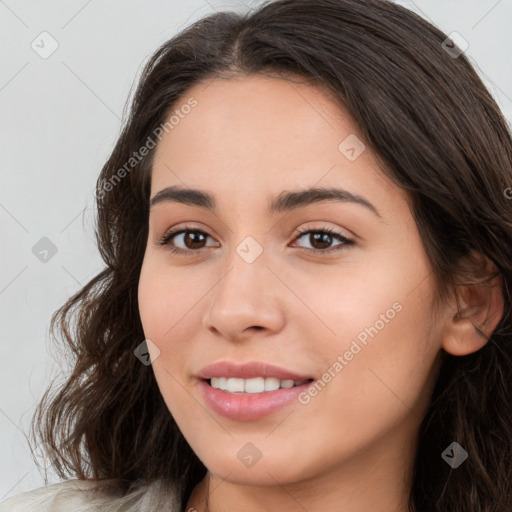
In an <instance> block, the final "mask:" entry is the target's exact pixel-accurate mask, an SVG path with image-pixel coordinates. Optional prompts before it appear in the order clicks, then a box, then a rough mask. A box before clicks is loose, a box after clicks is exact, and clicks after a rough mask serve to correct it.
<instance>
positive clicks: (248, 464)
mask: <svg viewBox="0 0 512 512" xmlns="http://www.w3.org/2000/svg"><path fill="white" fill-rule="evenodd" d="M453 48H454V44H453V43H452V42H451V41H450V40H448V42H447V38H446V35H445V34H443V33H442V32H441V31H439V30H438V29H437V28H435V27H433V26H432V25H430V24H429V23H427V22H426V21H425V20H423V19H421V18H420V17H418V16H416V15H415V14H413V13H412V12H410V11H408V10H406V9H404V8H402V7H399V6H397V5H395V4H393V3H391V2H387V1H382V0H370V1H368V0H321V1H318V0H280V1H276V2H272V3H267V4H265V5H263V6H262V7H260V8H259V9H258V10H257V11H255V12H253V13H251V14H249V15H246V16H242V15H237V14H234V13H217V14H214V15H211V16H209V17H208V18H206V19H203V20H201V21H199V22H197V23H195V24H194V25H193V26H192V27H190V28H188V29H187V30H185V31H184V32H183V33H181V34H180V35H178V36H177V37H175V38H173V39H172V40H171V41H169V42H167V43H166V44H164V45H163V46H162V47H161V48H160V49H159V50H158V51H157V52H156V53H155V54H154V55H153V57H152V58H151V60H150V61H149V63H148V64H147V66H146V68H145V70H144V72H143V75H142V77H141V81H140V84H139V87H138V90H137V92H136V95H135V97H134V100H133V105H132V109H131V113H130V115H129V118H128V120H127V122H126V124H125V127H124V130H123V132H122V134H121V136H120V138H119V141H118V142H117V144H116V146H115V148H114V151H113V153H112V155H111V157H110V158H109V160H108V161H107V163H106V164H105V166H104V168H103V170H102V173H101V176H100V178H99V180H98V184H97V201H98V231H97V235H98V245H99V249H100V251H101V254H102V257H103V259H104V260H105V263H106V268H105V269H104V270H103V271H102V272H101V273H100V274H99V275H98V276H96V277H95V278H94V279H93V280H92V281H91V282H90V283H88V284H87V285H86V286H85V287H84V288H83V289H82V290H81V291H80V292H79V293H78V294H76V295H75V296H74V297H72V298H71V299H70V300H69V301H68V302H67V303H66V304H65V305H64V306H63V308H62V309H61V310H59V311H58V312H57V314H56V315H55V316H54V318H53V319H52V327H55V326H58V327H60V328H61V329H62V332H63V333H64V335H65V338H66V340H67V342H68V343H69V345H70V346H71V348H72V350H73V352H74V354H75V355H76V364H75V367H74V371H73V373H72V375H71V376H70V378H69V380H68V381H67V382H66V384H65V386H64V387H63V388H62V389H61V390H59V393H58V394H57V395H56V396H54V397H51V398H50V396H49V393H47V394H46V395H45V397H44V399H43V400H42V402H41V404H40V406H39V410H38V415H37V416H36V417H35V418H34V431H35V432H36V433H37V435H38V436H39V438H40V440H41V441H42V442H44V443H45V445H44V446H46V447H47V450H48V452H49V453H48V455H49V456H50V457H51V459H52V463H53V465H54V467H55V469H56V471H57V472H58V474H59V475H60V476H61V477H62V478H67V477H68V476H71V478H72V479H71V480H69V481H67V482H63V483H60V484H55V485H53V486H51V487H47V488H42V489H39V490H36V491H31V492H29V493H25V494H23V495H20V496H16V497H14V498H13V499H11V500H8V501H7V502H6V503H4V504H3V508H2V510H6V511H13V510H38V511H40V510H52V511H55V510H68V511H69V510H102V511H114V510H115V511H141V510H147V511H150V510H151V511H154V510H176V511H180V512H182V511H199V512H203V511H210V512H217V511H221V510H244V511H256V510H257V511H262V510H287V511H293V510H308V511H309V512H314V511H317V510H329V511H338V510H343V511H346V512H362V511H367V510H375V511H379V512H391V511H394V512H405V511H409V512H412V511H415V512H433V511H438V512H468V511H471V512H473V511H474V512H476V511H479V512H480V511H491V510H492V511H493V512H505V511H509V510H510V509H511V505H512V490H511V478H510V477H511V461H512V457H511V437H512V413H511V410H510V399H511V398H512V393H511V384H510V382H511V380H510V374H511V372H510V370H511V354H512V347H511V335H512V334H511V321H512V320H511V311H510V303H511V296H510V286H511V284H512V264H511V262H510V257H509V255H510V250H511V248H512V210H511V202H510V200H509V196H510V194H507V190H510V188H509V187H510V186H511V185H512V140H511V136H510V133H509V131H508V129H507V126H506V122H505V119H504V118H503V115H502V114H501V112H500V110H499V108H498V106H497V105H496V103H495V102H494V100H493V99H492V97H491V96H490V94H489V93H488V91H487V90H486V89H485V87H484V85H483V84H482V82H481V81H480V79H479V78H478V76H477V74H476V73H475V71H474V70H473V68H472V67H471V66H470V64H469V63H468V61H467V60H466V58H465V57H464V55H463V54H461V53H460V52H454V51H453ZM72 318H73V319H74V321H75V323H74V324H73V327H72V326H71V319H72ZM23 507H25V508H23Z"/></svg>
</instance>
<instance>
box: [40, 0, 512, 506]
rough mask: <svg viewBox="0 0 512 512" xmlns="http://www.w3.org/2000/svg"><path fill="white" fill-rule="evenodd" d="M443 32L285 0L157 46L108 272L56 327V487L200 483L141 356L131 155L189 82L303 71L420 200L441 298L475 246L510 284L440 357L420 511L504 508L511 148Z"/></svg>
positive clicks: (139, 242) (107, 255) (510, 335)
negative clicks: (63, 483) (480, 339)
mask: <svg viewBox="0 0 512 512" xmlns="http://www.w3.org/2000/svg"><path fill="white" fill-rule="evenodd" d="M446 37H447V36H446V34H444V33H443V32H441V31H440V30H439V29H437V28H436V27H434V26H433V25H431V24H430V23H428V22H427V21H425V20H424V19H422V18H421V17H419V16H417V15H416V14H414V13H413V12H411V11H409V10H407V9H405V8H403V7H400V6H398V5H396V4H394V3H392V2H390V1H387V0H278V1H274V2H267V3H265V4H263V5H261V6H260V7H259V8H258V9H257V10H254V11H253V12H249V13H247V14H237V13H234V12H226V13H224V12H220V13H215V14H212V15H210V16H208V17H206V18H204V19H201V20H200V21H198V22H196V23H194V24H193V25H192V26H190V27H189V28H187V29H186V30H184V31H183V32H181V33H180V34H178V35H177V36H176V37H174V38H172V39H171V40H170V41H168V42H166V43H165V44H163V45H162V46H161V47H160V48H159V49H158V50H157V51H156V52H155V54H154V55H153V56H152V57H151V58H150V60H149V61H148V62H147V64H146V66H145V68H144V70H143V73H142V75H141V78H140V81H139V84H138V88H137V90H136V93H135V95H134V97H133V100H132V103H131V109H130V111H129V113H128V115H127V117H126V119H125V121H124V125H123V130H122V133H121V135H120V137H119V139H118V141H117V144H116V145H115V147H114V149H113V152H112V154H111V156H110V158H109V159H108V161H107V162H106V163H105V165H104V167H103V169H102V171H101V175H100V177H99V179H98V182H97V190H96V192H97V197H96V198H97V230H96V236H97V243H98V248H99V251H100V253H101V256H102V258H103V260H104V262H105V268H104V269H103V270H102V271H101V272H100V273H99V274H98V275H97V276H96V277H94V278H93V279H92V280H91V281H90V282H89V283H87V284H86V285H85V286H84V287H83V288H82V289H81V290H80V291H79V292H78V293H76V294H75V295H73V296H72V297H71V298H70V299H69V300H68V301H67V302H66V303H65V304H64V306H62V308H61V309H59V310H58V311H57V312H56V313H55V314H54V316H53V317H52V321H51V332H52V333H55V330H56V329H57V330H59V332H60V333H62V334H63V335H64V339H65V342H66V345H67V346H68V347H69V348H70V350H71V353H72V356H73V370H72V373H71V375H70V376H69V378H67V380H66V381H65V382H64V383H63V385H62V386H60V387H59V389H58V390H57V392H56V393H54V394H53V395H52V394H51V393H50V391H51V389H52V386H50V388H49V389H48V391H47V392H46V393H45V395H44V397H43V399H42V400H41V402H40V404H39V406H38V409H37V410H36V414H35V415H34V418H33V425H32V428H33V431H34V432H35V433H36V435H37V436H39V438H40V440H41V441H45V442H46V443H47V444H48V445H49V447H51V449H52V450H53V451H54V453H53V457H54V462H53V465H54V468H55V470H56V471H57V473H58V474H59V475H60V476H61V477H62V478H66V477H67V476H68V475H71V476H73V477H76V478H80V479H86V478H92V479H98V480H103V479H116V481H117V482H118V484H119V487H120V488H124V489H127V488H128V486H129V484H131V483H133V482H135V481H137V480H143V481H146V482H152V481H156V480H158V479H167V480H169V481H173V482H178V483H179V484H180V486H181V489H182V497H183V499H186V497H187V496H188V495H189V494H190V492H191V489H192V488H193V487H194V485H196V484H197V483H198V482H199V481H200V480H201V479H202V478H203V476H204V475H205V473H206V468H205V467H204V465H203V464H202V463H201V461H200V460H199V459H198V458H197V456H196V455H195V454H194V452H193V451H192V449H191V448H190V446H189V445H188V444H187V442H186V441H185V439H184V437H183V435H182V434H181V432H180V430H179V429H178V427H177V425H176V423H175V422H174V420H173V417H172V415H171V414H170V413H169V411H168V409H167V407H166V405H165V403H164V401H163V398H162V396H161V394H160V392H159V389H158V386H157V383H156V380H155V378H154V375H153V372H152V370H151V366H146V365H144V364H141V362H140V361H139V359H138V358H137V357H135V356H134V350H135V349H136V348H137V347H138V346H139V344H140V343H141V342H142V340H144V333H143V330H142V325H141V321H140V317H139V310H138V303H137V287H138V279H139V274H140V269H141V265H142V260H143V257H144V252H145V246H146V242H147V236H148V215H149V213H148V202H149V192H150V183H151V181H150V180H151V166H152V155H153V154H154V152H152V151H150V152H149V154H148V155H147V156H146V157H145V158H141V159H140V161H139V160H138V159H137V161H136V162H135V161H134V160H130V158H133V154H134V152H138V151H139V149H140V148H141V147H143V146H145V145H146V146H147V145H148V137H151V138H152V139H153V140H154V134H155V133H156V132H155V130H157V129H158V127H160V126H165V123H166V122H167V120H168V116H169V112H170V111H171V110H172V109H176V108H179V107H180V105H181V104H182V103H185V99H186V92H187V89H188V88H190V87H191V86H192V85H195V84H197V83H199V82H201V81H205V82H206V81H208V80H211V79H214V78H217V77H221V78H228V79H229V78H232V77H236V76H239V75H243V74H256V73H260V74H262V73H267V74H274V75H275V76H282V77H284V76H292V75H297V76H300V77H303V78H304V79H307V80H310V81H311V82H312V83H316V84H318V85H320V86H322V87H325V88H327V89H328V90H329V91H331V92H332V93H333V97H335V98H336V99H337V101H339V104H340V106H342V107H343V108H346V109H347V110H348V111H349V112H350V113H351V114H352V115H353V116H354V118H355V120H356V121H357V123H358V124H359V126H360V128H361V130H362V133H363V134H364V136H365V138H366V141H367V142H368V144H370V145H371V147H372V149H373V151H374V152H375V153H376V154H377V155H378V157H379V160H380V161H381V163H382V170H383V172H385V173H386V174H387V175H388V176H389V177H390V178H391V179H392V180H393V181H394V182H395V183H396V184H397V185H398V186H400V187H401V188H403V189H405V190H407V191H408V192H409V194H410V197H411V198H412V214H413V215H414V218H415V220H416V223H417V226H418V229H419V232H420V234H421V236H422V240H423V243H424V248H425V251H426V253H427V255H428V257H429V259H430V261H431V262H432V265H433V268H434V269H435V277H436V281H437V283H438V285H439V297H443V296H444V295H445V294H446V293H448V292H449V291H450V290H452V291H453V290H456V288H457V286H460V279H461V273H462V269H461V267H460V262H461V261H462V260H461V258H462V257H463V256H465V255H468V254H469V253H470V251H471V250H475V251H478V252H480V253H482V254H483V255H485V256H486V257H487V258H489V259H490V260H491V261H492V262H493V263H494V264H495V266H496V268H497V269H498V272H499V273H500V274H501V276H502V280H503V281H502V282H503V289H502V292H503V297H504V304H505V310H504V313H503V316H502V319H501V321H500V323H499V325H498V327H497V328H496V329H495V331H494V332H493V333H492V335H491V337H490V339H489V340H488V342H487V343H486V345H485V346H484V347H483V348H482V349H480V350H478V351H477V352H475V353H472V354H470V355H467V356H459V357H455V356H451V355H449V354H446V357H445V359H444V361H443V365H442V367H441V370H440V374H439V378H438V381H437V384H436V387H435V390H434V393H433V396H432V400H431V404H430V407H429V409H428V412H427V414H426V417H425V418H424V421H423V423H422V425H421V429H420V432H419V449H418V453H417V457H416V462H415V469H414V480H413V486H412V489H411V494H410V510H411V511H415V512H433V511H438V512H483V511H486V512H491V511H492V512H510V510H511V509H512V504H511V502H512V486H511V474H512V471H511V465H512V411H511V405H510V404H511V401H512V389H511V386H512V379H511V373H512V372H511V369H512V329H511V327H512V317H511V295H510V291H511V284H512V257H511V256H512V201H511V200H510V199H508V198H507V194H506V193H505V191H506V190H507V188H508V190H510V188H509V187H511V186H512V140H511V134H510V132H509V129H508V127H507V124H506V121H505V119H504V117H503V114H502V113H501V111H500V109H499V107H498V106H497V104H496V102H495V101H494V100H493V98H492V97H491V95H490V94H489V92H488V91H487V89H486V88H485V86H484V85H483V83H482V81H481V80H480V79H479V77H478V75H477V73H476V72H475V70H474V69H473V67H472V66H471V64H470V63H469V61H468V60H467V58H466V57H465V55H464V54H461V55H459V56H457V57H455V56H454V55H453V53H452V54H450V53H449V52H448V51H447V50H446V45H443V41H445V39H446ZM184 98H185V99H184ZM127 162H130V163H129V165H128V166H127ZM123 168H124V170H125V172H124V173H123V172H121V171H120V170H121V169H123ZM116 176H117V178H116ZM464 275H465V274H462V276H464ZM453 441H457V442H458V443H459V444H460V445H461V446H462V447H464V448H465V450H466V451H467V452H468V453H469V458H468V459H467V460H466V461H465V462H464V464H462V465H461V466H460V467H458V468H457V469H452V468H451V467H450V466H449V465H448V464H446V462H445V461H444V460H443V459H442V457H441V453H442V452H443V450H444V449H445V448H446V447H447V446H448V445H450V443H452V442H453Z"/></svg>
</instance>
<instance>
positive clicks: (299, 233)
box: [156, 224, 355, 257]
mask: <svg viewBox="0 0 512 512" xmlns="http://www.w3.org/2000/svg"><path fill="white" fill-rule="evenodd" d="M186 232H196V233H202V234H203V235H206V236H207V237H210V238H212V239H213V237H212V235H210V234H209V233H208V231H207V230H205V229H202V228H199V227H197V226H191V225H189V224H185V225H177V226H174V227H172V228H170V229H168V230H167V231H166V232H165V234H164V235H163V236H162V237H161V238H160V240H159V241H158V242H156V245H158V246H163V247H165V248H166V250H168V251H169V252H171V253H174V254H178V255H184V256H190V257H192V256H196V255H199V254H201V253H203V252H204V251H205V250H206V249H207V248H205V247H203V248H200V249H197V250H194V249H181V248H178V247H171V246H169V242H170V241H171V240H173V239H174V238H175V237H176V236H179V235H181V234H183V233H186ZM310 233H324V234H326V233H327V234H328V235H330V236H331V237H332V238H334V239H338V240H339V242H340V243H339V244H338V245H335V246H334V247H331V248H328V249H315V248H311V249H310V248H307V247H298V249H299V250H301V251H302V252H305V253H306V254H313V255H315V256H327V255H330V254H332V253H339V252H342V251H346V250H349V249H350V248H351V247H352V246H353V245H355V240H354V238H353V237H352V236H346V235H344V234H343V233H342V232H340V231H339V228H332V227H330V226H326V225H323V226H312V227H311V226H309V225H306V226H303V227H301V228H300V229H297V230H296V231H295V233H294V235H293V240H292V242H296V241H297V240H300V239H301V238H303V237H304V236H305V235H306V234H310ZM210 247H211V246H210Z"/></svg>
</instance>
